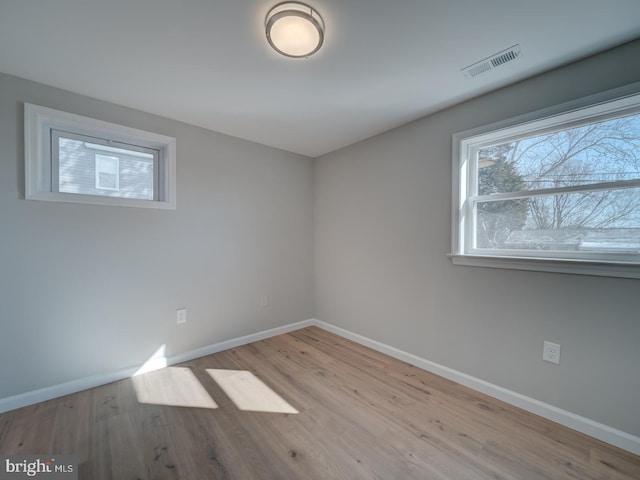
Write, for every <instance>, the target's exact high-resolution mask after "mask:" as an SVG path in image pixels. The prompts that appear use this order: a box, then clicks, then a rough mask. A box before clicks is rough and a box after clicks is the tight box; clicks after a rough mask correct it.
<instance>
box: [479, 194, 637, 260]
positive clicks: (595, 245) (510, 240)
mask: <svg viewBox="0 0 640 480" xmlns="http://www.w3.org/2000/svg"><path fill="white" fill-rule="evenodd" d="M475 242H476V247H477V248H490V249H500V250H547V251H557V252H567V251H575V252H601V253H606V252H633V253H640V188H633V189H621V190H612V191H598V192H586V193H570V194H563V195H549V196H540V197H531V198H526V199H519V200H505V201H499V202H479V203H478V204H477V209H476V238H475Z"/></svg>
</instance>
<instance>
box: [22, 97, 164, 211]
mask: <svg viewBox="0 0 640 480" xmlns="http://www.w3.org/2000/svg"><path fill="white" fill-rule="evenodd" d="M25 169H26V198H28V199H33V200H48V201H62V202H74V203H93V204H102V205H120V206H134V207H135V206H137V207H152V208H175V139H173V138H170V137H165V136H162V135H157V134H153V133H150V132H143V131H141V130H135V129H131V128H128V127H123V126H120V125H116V124H111V123H107V122H102V121H99V120H95V119H91V118H87V117H81V116H78V115H73V114H70V113H66V112H59V111H57V110H52V109H48V108H44V107H39V106H36V105H29V104H25Z"/></svg>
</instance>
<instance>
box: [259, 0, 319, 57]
mask: <svg viewBox="0 0 640 480" xmlns="http://www.w3.org/2000/svg"><path fill="white" fill-rule="evenodd" d="M265 27H266V33H267V40H268V41H269V44H270V45H271V46H272V47H273V49H274V50H275V51H276V52H278V53H280V54H282V55H285V56H287V57H293V58H302V57H308V56H310V55H313V54H314V53H316V52H317V51H318V50H319V49H320V47H321V46H322V42H323V41H324V22H323V21H322V17H321V16H320V15H319V14H318V12H316V11H315V10H314V9H313V8H311V7H310V6H309V5H305V4H304V3H300V2H284V3H279V4H278V5H276V6H275V7H273V8H272V9H271V10H269V13H267V18H266V20H265Z"/></svg>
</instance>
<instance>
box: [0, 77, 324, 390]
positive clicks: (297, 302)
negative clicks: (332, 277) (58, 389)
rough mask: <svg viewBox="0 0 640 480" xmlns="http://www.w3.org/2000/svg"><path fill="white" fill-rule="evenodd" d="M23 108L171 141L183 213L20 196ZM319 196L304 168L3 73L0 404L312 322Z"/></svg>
mask: <svg viewBox="0 0 640 480" xmlns="http://www.w3.org/2000/svg"><path fill="white" fill-rule="evenodd" d="M23 102H30V103H35V104H39V105H44V106H46V107H51V108H57V109H60V110H65V111H70V112H72V113H76V114H80V115H86V116H91V117H95V118H98V119H100V120H105V121H109V122H116V123H120V124H123V125H127V126H130V127H134V128H139V129H143V130H148V131H153V132H156V133H159V134H163V135H170V136H173V137H176V138H177V203H178V208H177V210H176V211H164V210H152V209H136V208H125V207H103V206H90V205H76V204H64V203H49V202H40V201H29V200H24V174H23V171H24V163H23V127H22V122H23V113H22V109H23ZM312 192H313V161H312V160H311V159H309V158H306V157H302V156H299V155H294V154H290V153H286V152H283V151H279V150H276V149H273V148H268V147H264V146H261V145H257V144H254V143H250V142H246V141H242V140H238V139H235V138H232V137H228V136H224V135H220V134H216V133H213V132H210V131H207V130H203V129H200V128H196V127H192V126H188V125H185V124H181V123H178V122H174V121H170V120H167V119H163V118H160V117H156V116H152V115H148V114H144V113H141V112H138V111H134V110H131V109H128V108H124V107H120V106H116V105H112V104H108V103H104V102H101V101H98V100H94V99H89V98H86V97H82V96H79V95H75V94H71V93H68V92H64V91H61V90H57V89H54V88H50V87H46V86H43V85H39V84H36V83H32V82H28V81H24V80H21V79H17V78H15V77H9V76H5V75H0V247H1V248H0V398H3V397H7V396H10V395H14V394H18V393H22V392H26V391H30V390H33V389H37V388H41V387H46V386H49V385H54V384H58V383H61V382H65V381H69V380H75V379H79V378H82V377H86V376H90V375H97V374H101V373H107V372H113V371H116V370H119V369H123V368H129V367H132V366H136V365H140V364H141V363H143V362H144V361H145V360H147V359H148V358H149V357H150V356H151V355H152V354H153V353H154V352H155V351H156V350H157V349H158V348H159V347H161V346H162V345H166V349H167V354H168V355H172V354H177V353H182V352H185V351H188V350H191V349H194V348H196V347H201V346H204V345H208V344H212V343H215V342H219V341H223V340H227V339H230V338H234V337H238V336H241V335H245V334H249V333H255V332H258V331H260V330H264V329H268V328H272V327H277V326H280V325H285V324H290V323H293V322H297V321H301V320H306V319H308V318H311V317H312V316H313V311H312V307H313V299H312V295H313V289H312V266H313V251H312V249H313V217H312V213H313V210H312V201H313V193H312ZM263 292H267V293H268V294H269V295H270V297H271V306H270V307H268V308H260V295H261V294H262V293H263ZM183 306H184V307H187V308H188V316H189V319H188V323H187V324H186V325H180V326H177V325H176V308H178V307H183Z"/></svg>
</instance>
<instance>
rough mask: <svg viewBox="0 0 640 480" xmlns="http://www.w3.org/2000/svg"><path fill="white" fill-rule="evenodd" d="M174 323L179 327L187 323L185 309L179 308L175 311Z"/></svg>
mask: <svg viewBox="0 0 640 480" xmlns="http://www.w3.org/2000/svg"><path fill="white" fill-rule="evenodd" d="M176 322H177V323H178V325H180V324H181V323H187V309H186V308H179V309H178V310H176Z"/></svg>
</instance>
